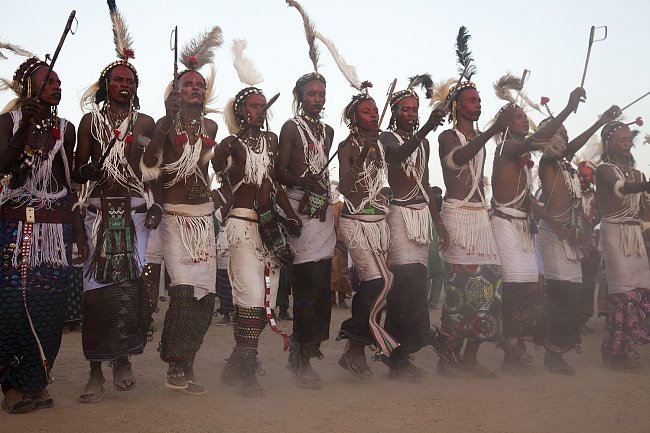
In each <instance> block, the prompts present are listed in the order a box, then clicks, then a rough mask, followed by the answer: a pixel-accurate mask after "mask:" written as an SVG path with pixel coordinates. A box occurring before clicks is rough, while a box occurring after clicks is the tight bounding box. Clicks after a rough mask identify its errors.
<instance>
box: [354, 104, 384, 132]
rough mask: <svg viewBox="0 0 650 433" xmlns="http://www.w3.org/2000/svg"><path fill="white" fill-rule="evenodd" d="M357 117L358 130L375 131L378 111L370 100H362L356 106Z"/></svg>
mask: <svg viewBox="0 0 650 433" xmlns="http://www.w3.org/2000/svg"><path fill="white" fill-rule="evenodd" d="M355 113H356V117H357V126H358V127H359V128H360V129H363V130H365V131H369V130H372V129H377V123H379V111H378V110H377V104H375V101H374V100H372V99H364V100H363V101H361V103H360V104H359V105H358V106H357V110H356V112H355Z"/></svg>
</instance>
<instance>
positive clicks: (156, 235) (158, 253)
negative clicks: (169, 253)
mask: <svg viewBox="0 0 650 433" xmlns="http://www.w3.org/2000/svg"><path fill="white" fill-rule="evenodd" d="M162 260H163V255H162V244H161V241H160V230H159V229H158V228H156V229H154V230H149V236H148V238H147V252H146V253H145V254H144V261H145V262H146V263H151V264H156V265H159V264H161V263H162Z"/></svg>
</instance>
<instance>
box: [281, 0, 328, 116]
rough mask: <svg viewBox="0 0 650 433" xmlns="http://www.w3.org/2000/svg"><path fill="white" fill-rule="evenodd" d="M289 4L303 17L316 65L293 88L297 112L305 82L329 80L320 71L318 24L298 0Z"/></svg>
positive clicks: (306, 36) (288, 1)
mask: <svg viewBox="0 0 650 433" xmlns="http://www.w3.org/2000/svg"><path fill="white" fill-rule="evenodd" d="M287 5H288V6H289V7H293V8H296V10H297V11H298V12H299V13H300V16H301V17H302V22H303V26H304V28H305V38H306V39H307V45H308V46H309V59H310V60H311V63H312V65H313V66H314V72H309V73H307V74H305V75H303V76H301V77H300V78H298V80H296V85H295V86H294V88H293V110H294V113H297V112H298V111H299V110H300V107H301V106H302V98H303V95H302V88H303V87H304V86H305V84H307V83H308V82H310V81H313V80H319V81H321V82H322V83H323V84H324V85H325V86H327V82H326V81H325V77H323V76H322V75H321V74H320V73H319V72H318V59H319V58H320V52H319V51H318V47H317V46H316V26H315V25H314V22H313V21H312V20H311V18H309V16H308V15H307V13H306V12H305V10H304V9H303V8H302V6H301V5H300V4H299V3H298V2H297V1H295V0H287Z"/></svg>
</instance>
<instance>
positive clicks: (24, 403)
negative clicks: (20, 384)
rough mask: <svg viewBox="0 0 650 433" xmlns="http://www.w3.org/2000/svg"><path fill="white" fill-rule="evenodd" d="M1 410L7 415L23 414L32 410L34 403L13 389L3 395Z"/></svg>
mask: <svg viewBox="0 0 650 433" xmlns="http://www.w3.org/2000/svg"><path fill="white" fill-rule="evenodd" d="M4 394H5V395H4V398H3V399H2V403H1V406H2V409H4V410H5V411H6V412H7V413H13V414H17V413H25V412H29V411H30V410H32V409H34V401H33V400H32V399H31V398H29V397H27V396H26V395H25V394H23V393H22V392H20V391H18V390H17V389H15V388H9V389H8V390H7V391H5V393H4Z"/></svg>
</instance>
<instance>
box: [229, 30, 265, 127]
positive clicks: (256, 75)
mask: <svg viewBox="0 0 650 433" xmlns="http://www.w3.org/2000/svg"><path fill="white" fill-rule="evenodd" d="M247 45H248V44H247V42H246V40H245V39H235V40H234V41H233V43H232V54H233V58H232V64H233V66H234V67H235V70H236V71H237V76H238V77H239V80H240V81H241V82H242V83H244V84H245V85H246V86H247V87H245V88H243V89H242V90H240V91H239V92H238V93H237V94H236V95H235V97H234V98H232V99H230V101H228V103H227V104H226V108H225V112H224V121H225V122H226V126H227V127H228V131H229V132H230V133H231V134H235V133H237V131H239V130H240V129H241V128H242V126H243V125H244V123H245V121H246V118H245V116H243V115H242V113H243V111H244V106H245V104H246V99H247V98H248V97H249V96H250V95H261V96H264V93H263V92H262V89H259V88H257V87H255V86H256V85H257V84H259V83H261V82H262V81H263V80H264V79H263V78H262V74H261V73H260V72H259V70H258V69H257V68H256V67H255V64H254V63H253V61H252V60H251V59H250V58H249V57H247V56H245V55H244V49H246V46H247Z"/></svg>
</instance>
